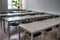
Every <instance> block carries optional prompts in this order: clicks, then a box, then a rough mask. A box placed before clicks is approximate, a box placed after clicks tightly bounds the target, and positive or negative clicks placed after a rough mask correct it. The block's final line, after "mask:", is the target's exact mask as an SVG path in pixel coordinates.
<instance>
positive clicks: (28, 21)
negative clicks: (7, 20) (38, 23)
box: [21, 19, 33, 24]
mask: <svg viewBox="0 0 60 40" xmlns="http://www.w3.org/2000/svg"><path fill="white" fill-rule="evenodd" d="M32 22H33V21H32V20H31V19H27V20H23V21H21V23H22V24H26V23H32Z"/></svg>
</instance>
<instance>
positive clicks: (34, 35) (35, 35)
mask: <svg viewBox="0 0 60 40" xmlns="http://www.w3.org/2000/svg"><path fill="white" fill-rule="evenodd" d="M26 34H28V35H29V36H31V33H29V32H25V38H26ZM41 34H42V33H41V32H38V33H35V34H33V39H34V40H35V37H38V36H40V35H41ZM25 38H24V40H25ZM40 38H41V36H40ZM37 40H39V39H37Z"/></svg>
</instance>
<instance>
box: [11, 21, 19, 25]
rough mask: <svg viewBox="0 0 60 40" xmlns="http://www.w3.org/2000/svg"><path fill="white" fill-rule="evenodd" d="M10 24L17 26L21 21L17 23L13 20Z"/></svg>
mask: <svg viewBox="0 0 60 40" xmlns="http://www.w3.org/2000/svg"><path fill="white" fill-rule="evenodd" d="M10 25H11V26H17V25H19V23H17V22H12V23H10Z"/></svg>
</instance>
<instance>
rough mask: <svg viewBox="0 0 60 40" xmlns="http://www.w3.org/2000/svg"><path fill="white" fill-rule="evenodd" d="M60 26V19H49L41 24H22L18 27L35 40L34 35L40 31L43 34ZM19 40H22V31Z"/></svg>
mask: <svg viewBox="0 0 60 40" xmlns="http://www.w3.org/2000/svg"><path fill="white" fill-rule="evenodd" d="M58 24H60V18H52V19H47V20H43V21H39V22H33V23H28V24H20V25H19V26H18V27H20V28H22V29H23V30H25V32H29V33H31V40H33V34H34V33H37V32H40V31H41V32H43V31H44V30H45V29H47V28H50V27H54V26H56V25H58ZM19 30H20V29H19ZM19 40H20V31H19Z"/></svg>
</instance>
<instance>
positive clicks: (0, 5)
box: [0, 0, 8, 11]
mask: <svg viewBox="0 0 60 40" xmlns="http://www.w3.org/2000/svg"><path fill="white" fill-rule="evenodd" d="M7 9H8V5H7V0H0V11H5V10H7Z"/></svg>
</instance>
